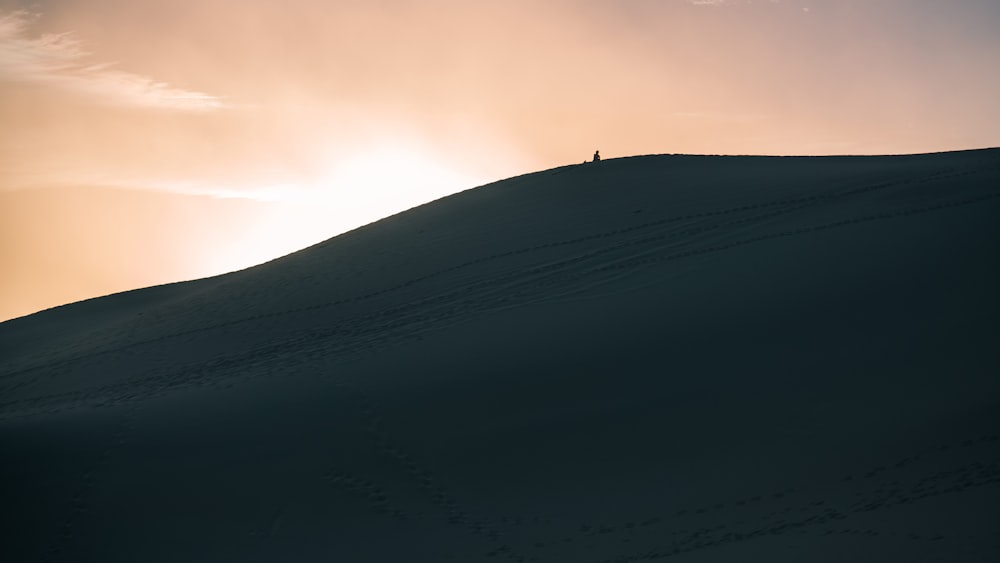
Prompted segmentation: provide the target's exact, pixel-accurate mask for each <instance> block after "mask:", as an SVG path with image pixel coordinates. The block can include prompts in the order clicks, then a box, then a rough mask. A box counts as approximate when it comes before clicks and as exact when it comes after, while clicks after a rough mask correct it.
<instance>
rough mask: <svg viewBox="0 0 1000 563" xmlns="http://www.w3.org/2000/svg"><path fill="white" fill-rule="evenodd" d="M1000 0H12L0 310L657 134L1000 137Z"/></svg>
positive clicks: (677, 144)
mask: <svg viewBox="0 0 1000 563" xmlns="http://www.w3.org/2000/svg"><path fill="white" fill-rule="evenodd" d="M998 67H1000V3H998V2H996V1H995V0H955V1H949V2H942V1H940V0H728V1H727V0H715V1H711V0H616V1H614V2H609V1H604V0H549V1H545V2H539V1H537V0H536V1H527V0H505V1H499V0H498V1H492V0H484V1H481V2H480V1H476V2H472V1H469V0H464V1H460V0H448V1H440V0H421V1H415V0H381V1H374V0H353V1H336V0H286V1H282V2H278V1H275V0H240V1H233V0H142V1H135V0H42V1H27V0H24V1H14V0H0V320H2V319H7V318H12V317H15V316H19V315H23V314H27V313H30V312H33V311H37V310H39V309H42V308H46V307H50V306H54V305H58V304H62V303H66V302H70V301H74V300H78V299H83V298H87V297H93V296H97V295H103V294H107V293H110V292H114V291H121V290H125V289H131V288H135V287H141V286H146V285H152V284H157V283H165V282H170V281H178V280H182V279H190V278H194V277H200V276H205V275H211V274H217V273H223V272H226V271H230V270H232V269H235V268H240V267H246V266H249V265H252V264H256V263H259V262H261V261H264V260H267V259H269V258H273V257H277V256H279V255H281V254H285V253H287V252H290V251H292V250H296V249H298V248H302V247H304V246H307V245H309V244H311V243H314V242H319V241H320V240H323V239H326V238H329V237H330V236H333V235H335V234H337V233H340V232H343V231H345V230H347V229H350V228H353V227H355V226H358V225H361V224H364V223H367V222H370V221H372V220H374V219H377V218H379V217H382V216H385V215H387V214H389V213H393V212H396V211H399V210H402V209H405V208H408V207H412V206H413V205H415V204H418V203H421V202H424V201H428V200H430V199H434V198H437V197H441V196H443V195H446V194H448V193H451V192H454V191H456V190H460V189H465V188H470V187H474V186H476V185H479V184H483V183H486V182H489V181H493V180H496V179H500V178H503V177H507V176H511V175H514V174H519V173H522V172H528V171H532V170H538V169H543V168H547V167H552V166H558V165H562V164H568V163H573V162H581V161H583V160H584V159H585V158H589V156H590V155H591V154H592V153H593V151H594V149H598V148H599V149H601V151H602V154H603V155H604V157H605V158H609V157H614V156H625V155H633V154H650V153H672V152H689V153H709V154H748V153H749V154H838V153H840V154H842V153H866V154H873V153H903V152H929V151H940V150H950V149H961V148H980V147H987V146H997V145H1000V107H998V104H997V103H996V100H998V99H1000V73H998V72H997V68H998Z"/></svg>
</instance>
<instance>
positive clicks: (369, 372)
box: [0, 149, 1000, 563]
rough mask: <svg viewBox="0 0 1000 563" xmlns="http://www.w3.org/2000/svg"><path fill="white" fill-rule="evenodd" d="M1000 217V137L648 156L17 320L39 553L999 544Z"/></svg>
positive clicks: (500, 185) (3, 415)
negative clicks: (882, 149)
mask: <svg viewBox="0 0 1000 563" xmlns="http://www.w3.org/2000/svg"><path fill="white" fill-rule="evenodd" d="M998 217H1000V150H996V149H992V150H981V151H965V152H955V153H943V154H931V155H912V156H886V157H814V158H813V157H808V158H807V157H795V158H776V157H707V156H701V157H699V156H679V155H664V156H646V157H633V158H625V159H613V160H606V161H603V162H601V163H598V164H587V165H578V166H569V167H564V168H558V169H554V170H548V171H544V172H538V173H534V174H528V175H525V176H520V177H517V178H512V179H510V180H505V181H502V182H497V183H495V184H491V185H488V186H483V187H480V188H477V189H474V190H469V191H467V192H463V193H460V194H456V195H454V196H451V197H448V198H444V199H442V200H439V201H436V202H433V203H430V204H427V205H425V206H421V207H418V208H415V209H413V210H410V211H408V212H405V213H401V214H399V215H396V216H393V217H390V218H388V219H385V220H383V221H380V222H378V223H374V224H372V225H369V226H367V227H364V228H361V229H358V230H356V231H352V232H350V233H347V234H345V235H342V236H339V237H336V238H334V239H331V240H329V241H326V242H324V243H321V244H319V245H316V246H314V247H311V248H309V249H306V250H303V251H301V252H298V253H295V254H292V255H289V256H286V257H284V258H281V259H278V260H275V261H272V262H269V263H267V264H264V265H261V266H258V267H255V268H251V269H248V270H243V271H240V272H235V273H232V274H228V275H225V276H219V277H216V278H209V279H205V280H198V281H194V282H187V283H182V284H174V285H169V286H160V287H155V288H149V289H144V290H138V291H133V292H127V293H122V294H117V295H112V296H108V297H104V298H100V299H95V300H90V301H85V302H81V303H76V304H72V305H68V306H64V307H59V308H56V309H51V310H48V311H43V312H41V313H38V314H35V315H31V316H28V317H23V318H20V319H15V320H12V321H8V322H6V323H2V324H0V456H2V458H0V487H2V489H0V490H2V496H3V498H4V502H3V504H4V506H5V508H4V510H3V511H2V518H3V522H2V526H3V529H4V530H5V536H8V537H9V538H11V540H9V541H8V542H7V545H6V547H5V550H6V551H8V552H10V553H13V558H12V559H10V560H16V561H21V560H23V561H74V562H76V561H165V562H166V561H277V560H281V561H351V562H386V561H428V562H441V561H460V562H470V561H544V562H581V561H582V562H594V563H596V562H623V563H624V562H632V561H657V560H670V561H685V562H687V561H690V562H697V561H848V560H851V561H867V560H872V561H876V560H877V561H890V560H900V561H959V560H960V561H995V560H996V557H997V556H998V554H1000V536H998V535H997V534H996V533H995V530H996V529H998V528H1000V415H998V413H1000V375H998V374H1000V346H998V340H1000V339H998V336H1000V331H998V329H997V325H996V319H997V318H998V317H1000V297H998V292H997V288H998V287H1000V252H997V248H998V242H1000V226H998V221H997V218H998ZM5 559H6V558H5Z"/></svg>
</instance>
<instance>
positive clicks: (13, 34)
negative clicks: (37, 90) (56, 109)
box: [0, 11, 224, 111]
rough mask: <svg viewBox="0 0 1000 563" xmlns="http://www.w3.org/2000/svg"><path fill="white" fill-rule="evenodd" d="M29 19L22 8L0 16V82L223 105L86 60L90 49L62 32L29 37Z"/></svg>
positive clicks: (180, 104) (196, 106) (154, 102)
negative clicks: (85, 49)
mask: <svg viewBox="0 0 1000 563" xmlns="http://www.w3.org/2000/svg"><path fill="white" fill-rule="evenodd" d="M30 19H31V15H30V14H28V13H27V12H24V11H16V12H13V13H10V14H7V15H2V16H0V81H9V82H30V83H36V84H44V85H48V86H52V87H55V88H60V89H62V90H66V91H70V92H75V93H79V94H82V95H85V96H88V97H90V98H92V99H94V100H97V101H100V102H102V103H105V104H110V105H123V106H137V107H153V108H164V109H173V110H183V111H207V110H214V109H219V108H222V107H223V105H224V104H223V103H222V101H221V100H220V99H219V98H218V97H216V96H212V95H210V94H204V93H202V92H194V91H191V90H183V89H180V88H174V87H172V86H170V85H169V84H166V83H164V82H157V81H156V80H154V79H152V78H150V77H148V76H143V75H140V74H135V73H131V72H126V71H121V70H116V69H114V68H112V67H113V65H114V63H100V64H88V63H87V62H86V59H87V58H88V57H89V56H90V55H91V53H88V52H86V51H84V50H83V48H82V44H81V43H80V42H79V41H78V40H76V39H74V38H73V37H72V35H70V34H68V33H62V34H44V35H41V36H39V37H31V36H30V35H29V33H28V24H29V23H30Z"/></svg>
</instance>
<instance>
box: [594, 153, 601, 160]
mask: <svg viewBox="0 0 1000 563" xmlns="http://www.w3.org/2000/svg"><path fill="white" fill-rule="evenodd" d="M600 161H601V151H594V162H600Z"/></svg>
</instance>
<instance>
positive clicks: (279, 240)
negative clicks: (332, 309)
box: [198, 143, 489, 275]
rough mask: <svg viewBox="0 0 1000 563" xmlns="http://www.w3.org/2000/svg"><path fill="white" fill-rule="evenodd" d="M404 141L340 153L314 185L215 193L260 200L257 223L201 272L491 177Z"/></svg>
mask: <svg viewBox="0 0 1000 563" xmlns="http://www.w3.org/2000/svg"><path fill="white" fill-rule="evenodd" d="M416 146H417V145H416V144H414V145H413V146H407V145H405V144H402V143H396V144H384V145H379V146H377V147H371V148H366V149H363V150H359V151H357V152H354V153H348V154H334V155H332V156H330V157H329V166H328V168H327V169H326V171H325V172H324V173H323V174H321V175H320V176H319V177H318V178H317V179H316V180H315V181H314V182H312V183H311V184H302V185H291V184H286V185H277V186H264V187H260V188H255V189H250V188H244V189H241V190H222V191H219V190H211V192H213V193H216V194H217V195H219V196H221V197H226V198H232V197H236V196H235V194H243V195H242V198H243V199H246V200H250V201H252V202H254V203H253V205H255V211H254V214H255V220H254V221H252V222H251V224H252V226H251V227H250V228H249V229H245V230H244V231H243V232H241V233H240V236H239V237H233V238H231V239H230V242H229V244H226V245H223V246H222V247H219V246H216V247H214V248H212V249H211V250H208V249H206V252H204V253H203V255H201V256H200V257H199V259H198V262H199V272H198V275H214V274H220V273H223V272H228V271H233V270H239V269H242V268H247V267H249V266H253V265H256V264H260V263H262V262H266V261H268V260H271V259H274V258H277V257H279V256H283V255H286V254H289V253H291V252H294V251H296V250H300V249H302V248H305V247H307V246H309V245H311V244H315V243H317V242H320V241H322V240H325V239H327V238H330V237H332V236H336V235H338V234H340V233H344V232H346V231H349V230H351V229H354V228H357V227H360V226H362V225H366V224H368V223H371V222H373V221H377V220H378V219H380V218H383V217H386V216H388V215H392V214H395V213H399V212H401V211H405V210H407V209H410V208H412V207H415V206H418V205H421V204H423V203H427V202H429V201H433V200H435V199H438V198H441V197H444V196H447V195H449V194H453V193H456V192H458V191H462V190H466V189H469V188H474V187H476V186H478V185H481V184H483V183H486V182H487V181H489V179H488V178H479V177H476V176H475V175H473V174H470V173H466V172H463V171H460V170H457V169H455V168H454V167H449V166H446V165H444V164H443V160H442V159H438V158H435V157H433V156H431V154H430V152H429V151H426V150H423V149H420V148H416Z"/></svg>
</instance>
